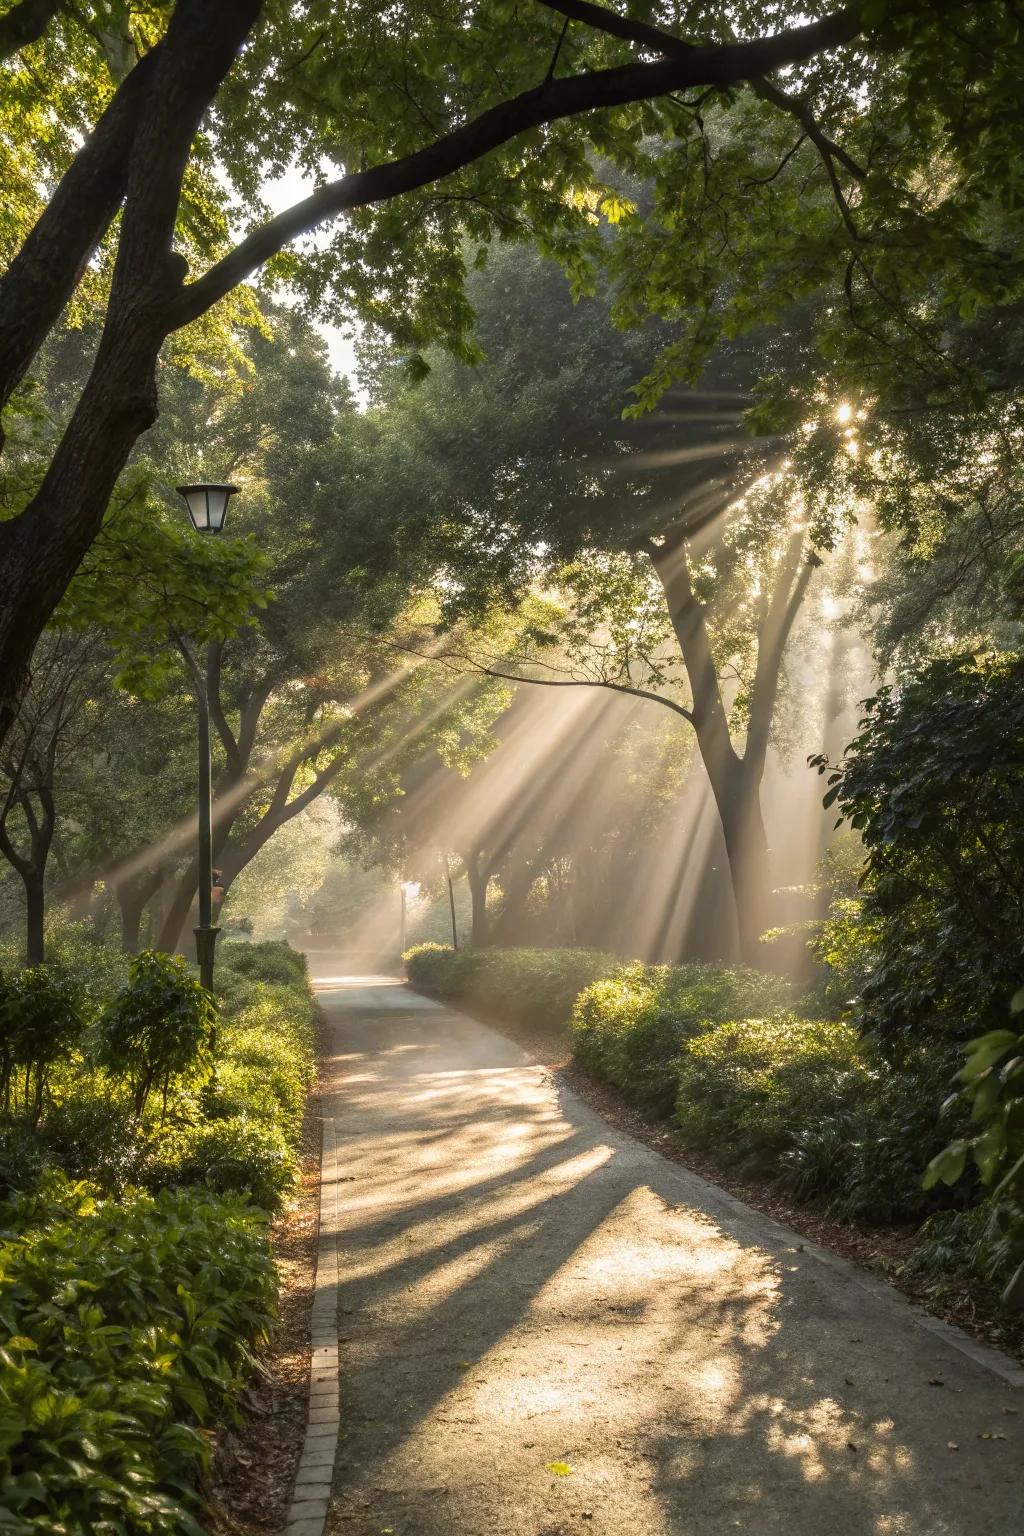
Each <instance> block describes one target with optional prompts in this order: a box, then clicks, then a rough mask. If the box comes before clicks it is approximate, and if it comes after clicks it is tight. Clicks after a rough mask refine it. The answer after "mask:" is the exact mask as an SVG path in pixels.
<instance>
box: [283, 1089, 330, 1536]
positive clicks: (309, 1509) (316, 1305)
mask: <svg viewBox="0 0 1024 1536" xmlns="http://www.w3.org/2000/svg"><path fill="white" fill-rule="evenodd" d="M338 1283H339V1274H338V1137H337V1130H336V1127H335V1124H334V1121H333V1120H332V1119H321V1145H320V1221H319V1232H318V1237H317V1250H316V1278H315V1280H314V1292H313V1310H312V1317H311V1322H310V1349H309V1418H308V1420H307V1423H306V1437H305V1440H304V1441H303V1445H302V1455H301V1457H300V1459H299V1465H298V1469H297V1471H296V1474H295V1485H294V1488H293V1490H292V1498H291V1503H290V1505H289V1506H288V1514H287V1517H286V1520H285V1536H323V1532H324V1528H325V1526H326V1524H327V1512H328V1509H329V1507H330V1501H331V1487H332V1484H333V1482H334V1466H335V1462H336V1460H337V1455H338V1436H339V1433H340V1430H341V1411H340V1405H339V1372H338V1364H339V1362H338Z"/></svg>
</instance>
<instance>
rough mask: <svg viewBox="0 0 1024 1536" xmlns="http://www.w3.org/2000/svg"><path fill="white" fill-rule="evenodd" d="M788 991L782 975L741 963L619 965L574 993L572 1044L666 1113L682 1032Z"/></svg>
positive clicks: (632, 1094) (591, 1065)
mask: <svg viewBox="0 0 1024 1536" xmlns="http://www.w3.org/2000/svg"><path fill="white" fill-rule="evenodd" d="M790 991H791V988H790V986H789V984H788V983H787V982H786V981H784V980H783V979H782V978H781V977H778V976H771V975H766V974H764V973H762V972H760V971H753V970H748V969H746V968H744V967H733V968H730V967H727V966H716V965H681V966H667V965H660V966H646V965H631V966H626V967H623V968H622V969H621V970H620V971H618V972H617V973H616V974H615V975H613V976H608V977H605V978H604V979H602V980H600V981H597V982H595V983H594V984H593V985H592V986H590V987H588V988H587V989H586V990H585V991H584V992H582V993H581V994H580V996H579V997H578V999H577V1001H576V1006H575V1008H574V1010H573V1016H572V1041H573V1051H574V1054H575V1055H576V1056H577V1057H578V1059H579V1060H580V1061H581V1062H582V1064H583V1065H584V1066H585V1067H587V1068H588V1069H589V1070H590V1071H592V1072H594V1073H595V1074H596V1075H597V1076H599V1077H603V1078H606V1079H607V1080H608V1081H609V1082H612V1083H615V1084H616V1086H617V1087H619V1088H620V1089H621V1090H622V1092H623V1093H624V1094H625V1095H626V1097H627V1098H629V1099H631V1100H632V1101H633V1102H634V1103H636V1104H640V1105H642V1106H643V1107H644V1108H645V1109H649V1110H651V1111H653V1112H654V1113H656V1114H661V1115H667V1114H668V1113H669V1112H670V1111H671V1109H672V1105H673V1103H674V1102H675V1097H676V1092H677V1089H678V1072H677V1064H678V1061H679V1056H680V1052H681V1051H682V1049H683V1047H684V1045H685V1043H686V1042H687V1040H689V1039H691V1038H692V1037H693V1036H694V1035H695V1034H698V1033H700V1032H701V1031H702V1030H705V1029H707V1028H708V1027H709V1026H710V1025H711V1024H715V1023H721V1022H724V1021H725V1020H727V1019H730V1018H735V1017H737V1016H741V1017H742V1016H743V1015H745V1014H748V1013H754V1012H758V1011H763V1010H764V1009H766V1008H777V1007H779V1006H780V1005H782V1004H783V1003H785V1002H787V1001H788V1000H789V996H790Z"/></svg>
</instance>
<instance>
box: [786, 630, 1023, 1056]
mask: <svg viewBox="0 0 1024 1536" xmlns="http://www.w3.org/2000/svg"><path fill="white" fill-rule="evenodd" d="M1022 682H1024V655H1017V654H1005V655H981V656H973V655H968V656H953V657H942V658H939V659H935V660H932V661H930V662H928V663H927V664H926V665H925V666H923V667H921V668H920V669H919V670H918V672H917V673H916V674H915V675H913V676H912V677H910V678H908V679H907V680H906V681H904V682H902V683H901V684H900V686H899V687H898V688H882V689H880V690H879V692H878V693H877V694H876V695H875V697H874V698H872V699H869V700H868V701H867V705H866V707H865V708H866V713H865V717H864V719H863V720H862V721H861V730H860V734H859V735H858V736H857V737H856V739H855V740H854V741H853V742H852V743H851V744H850V746H849V747H848V748H847V750H846V753H845V755H844V757H843V759H842V761H841V763H839V764H838V765H833V764H831V763H829V762H828V761H827V760H826V759H824V758H821V757H819V758H816V759H813V761H814V762H815V763H816V764H817V766H818V767H819V769H820V770H821V771H822V772H826V771H829V770H830V779H829V783H830V788H829V790H828V792H827V794H826V796H825V804H826V805H829V804H831V803H832V802H833V801H835V802H836V803H837V804H838V806H839V808H840V810H841V812H842V816H843V817H844V818H845V819H846V820H847V821H848V822H849V823H850V825H851V826H852V827H853V828H854V829H856V830H857V831H859V832H860V834H861V836H862V838H863V841H864V848H865V852H866V856H867V857H866V864H865V871H864V878H863V881H862V888H861V894H862V900H863V921H862V922H861V924H860V931H859V934H858V929H857V926H854V927H853V928H852V929H848V930H847V931H846V932H844V931H843V929H842V926H841V925H840V928H839V931H838V933H837V938H838V940H839V942H838V944H837V945H834V946H833V947H836V948H837V949H838V950H839V952H840V954H841V955H843V954H849V953H850V952H851V949H856V947H857V944H858V943H859V942H860V941H861V940H862V939H863V938H864V936H865V935H866V936H867V939H868V943H869V949H870V954H869V955H868V956H862V957H861V958H860V959H859V960H858V962H857V968H858V969H859V970H860V972H861V975H862V977H863V986H862V988H861V992H860V997H859V1000H858V1009H857V1011H858V1022H860V1023H861V1024H863V1025H864V1026H866V1027H867V1028H868V1029H870V1030H871V1031H872V1032H873V1033H875V1034H876V1035H877V1036H878V1037H879V1039H880V1040H881V1041H882V1042H883V1043H884V1045H885V1047H886V1049H887V1051H888V1052H889V1054H890V1056H891V1057H892V1059H893V1060H894V1061H899V1060H900V1059H901V1057H902V1053H903V1052H904V1051H905V1050H907V1049H913V1046H914V1045H915V1043H917V1042H918V1041H920V1040H929V1041H933V1040H936V1039H941V1038H943V1037H945V1038H946V1039H947V1040H952V1041H957V1042H961V1041H964V1040H965V1039H967V1038H969V1037H970V1035H971V1034H973V1033H976V1032H978V1031H979V1029H985V1028H988V1029H992V1028H995V1027H998V1026H1000V1025H1002V1023H1003V1022H1004V1020H1005V1013H1006V999H1007V998H1008V997H1010V996H1011V995H1012V994H1013V992H1014V991H1015V990H1016V988H1017V987H1018V986H1020V984H1021V982H1022V980H1024V894H1022V891H1021V886H1020V881H1019V879H1018V875H1017V871H1018V870H1019V869H1020V868H1021V864H1022V861H1024V688H1022V686H1021V684H1022ZM850 940H852V941H853V942H852V944H851V943H850V942H849V941H850Z"/></svg>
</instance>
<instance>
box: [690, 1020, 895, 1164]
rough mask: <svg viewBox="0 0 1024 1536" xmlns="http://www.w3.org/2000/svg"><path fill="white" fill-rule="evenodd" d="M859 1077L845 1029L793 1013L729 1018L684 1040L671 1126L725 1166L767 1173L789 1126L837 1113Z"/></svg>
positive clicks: (853, 1042) (787, 1139) (853, 1041)
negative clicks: (683, 1051)
mask: <svg viewBox="0 0 1024 1536" xmlns="http://www.w3.org/2000/svg"><path fill="white" fill-rule="evenodd" d="M864 1076H865V1067H864V1063H863V1061H862V1059H861V1058H860V1054H859V1051H858V1040H857V1033H856V1031H855V1030H853V1029H851V1028H850V1026H849V1025H848V1024H843V1023H840V1022H836V1021H827V1020H819V1019H803V1018H799V1017H798V1016H797V1015H796V1014H793V1013H779V1014H773V1015H769V1016H768V1017H767V1018H762V1019H749V1018H748V1019H733V1020H731V1021H729V1022H728V1023H723V1024H718V1025H717V1026H716V1027H715V1028H713V1029H710V1030H708V1031H706V1032H705V1033H704V1034H702V1035H699V1036H697V1037H696V1038H694V1039H692V1040H689V1041H688V1042H687V1045H686V1050H685V1053H684V1055H683V1058H682V1060H681V1061H680V1063H679V1069H678V1095H677V1098H676V1105H675V1114H674V1119H675V1124H676V1126H677V1127H678V1129H679V1131H680V1133H681V1134H682V1136H683V1139H684V1140H685V1141H687V1142H689V1143H690V1144H691V1145H693V1146H697V1147H702V1148H706V1149H713V1150H714V1151H715V1153H716V1155H719V1156H721V1157H722V1158H723V1159H724V1160H725V1161H726V1162H733V1163H736V1164H738V1165H739V1166H740V1167H742V1168H747V1169H758V1170H761V1171H765V1170H767V1171H773V1170H774V1168H775V1166H776V1164H777V1160H778V1158H779V1155H780V1153H781V1152H783V1151H784V1150H786V1149H787V1148H788V1147H789V1146H790V1145H791V1144H792V1138H793V1134H794V1131H795V1130H796V1128H797V1127H798V1126H799V1125H800V1124H801V1123H806V1122H807V1121H808V1120H809V1119H811V1118H812V1117H814V1118H816V1119H817V1118H820V1119H824V1120H827V1119H829V1118H830V1117H831V1116H832V1115H834V1114H836V1113H837V1112H839V1111H841V1110H842V1108H843V1107H844V1106H845V1105H846V1104H847V1103H848V1102H849V1101H850V1099H851V1098H852V1097H853V1090H854V1089H855V1086H859V1081H862V1080H863V1078H864Z"/></svg>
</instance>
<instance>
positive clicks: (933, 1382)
mask: <svg viewBox="0 0 1024 1536" xmlns="http://www.w3.org/2000/svg"><path fill="white" fill-rule="evenodd" d="M928 1385H929V1386H930V1387H944V1386H945V1385H946V1383H945V1382H944V1381H943V1379H942V1377H941V1376H929V1377H928Z"/></svg>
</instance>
